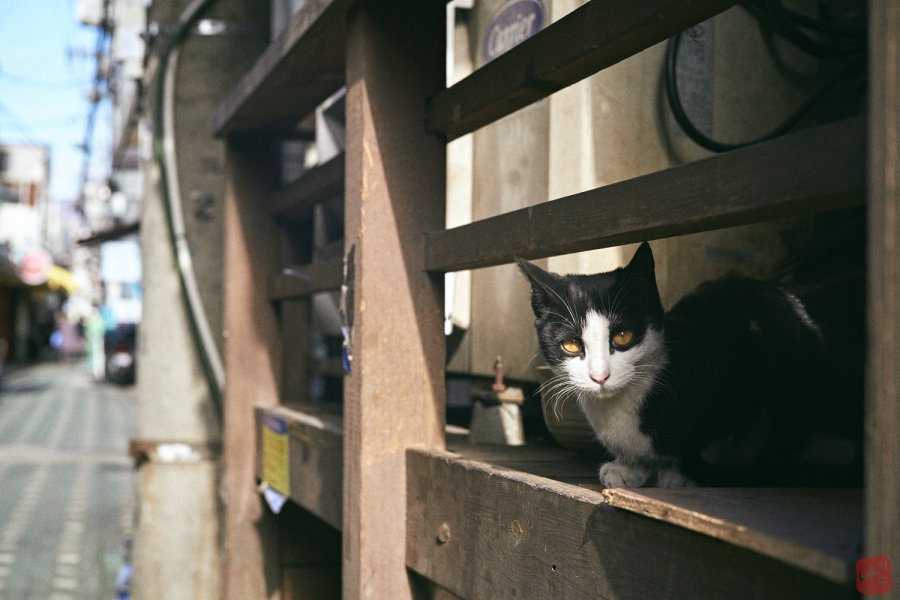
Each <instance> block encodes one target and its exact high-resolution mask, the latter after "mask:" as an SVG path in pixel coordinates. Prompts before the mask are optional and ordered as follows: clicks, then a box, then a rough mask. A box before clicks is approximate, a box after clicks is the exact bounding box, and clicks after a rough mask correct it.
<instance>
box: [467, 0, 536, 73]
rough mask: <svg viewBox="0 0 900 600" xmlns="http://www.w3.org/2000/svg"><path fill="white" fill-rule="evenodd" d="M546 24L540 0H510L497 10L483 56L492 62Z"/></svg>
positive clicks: (491, 23)
mask: <svg viewBox="0 0 900 600" xmlns="http://www.w3.org/2000/svg"><path fill="white" fill-rule="evenodd" d="M543 27H544V4H543V2H541V0H510V2H507V3H506V4H504V5H502V6H501V7H500V8H498V9H497V10H495V11H494V13H493V14H492V15H491V19H490V21H489V22H488V26H487V30H486V31H485V33H484V39H483V40H482V42H481V58H482V60H483V61H484V62H486V63H487V62H490V61H492V60H494V59H495V58H497V57H498V56H500V55H501V54H503V53H504V52H506V51H507V50H509V49H510V48H512V47H514V46H517V45H518V44H520V43H522V42H523V41H525V40H527V39H528V38H530V37H531V36H533V35H534V34H535V33H537V32H538V31H540V30H541V28H543Z"/></svg>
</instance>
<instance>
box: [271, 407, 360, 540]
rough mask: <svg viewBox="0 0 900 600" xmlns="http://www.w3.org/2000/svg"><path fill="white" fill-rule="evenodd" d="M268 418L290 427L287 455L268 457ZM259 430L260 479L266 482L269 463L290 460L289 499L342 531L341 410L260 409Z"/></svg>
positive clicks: (342, 442) (342, 459)
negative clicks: (266, 422)
mask: <svg viewBox="0 0 900 600" xmlns="http://www.w3.org/2000/svg"><path fill="white" fill-rule="evenodd" d="M267 416H268V417H273V418H275V419H279V420H280V421H281V422H283V423H284V424H285V425H286V434H287V444H286V446H287V454H286V455H279V456H266V450H265V449H264V435H263V428H264V427H266V425H265V424H264V419H265V418H266V417H267ZM256 427H257V432H258V433H259V435H258V436H257V444H258V447H257V465H256V467H257V477H258V478H259V479H262V477H263V472H264V462H265V461H266V460H286V461H287V463H288V472H289V484H288V485H289V488H290V491H289V492H288V494H287V496H288V497H289V498H290V499H291V500H293V501H294V502H296V503H297V504H299V505H300V506H302V507H303V508H305V509H306V510H308V511H309V512H311V513H312V514H314V515H316V516H317V517H319V518H320V519H322V520H323V521H325V522H326V523H328V524H329V525H331V526H332V527H334V528H335V529H338V530H340V529H341V526H342V521H343V508H342V506H343V504H342V496H343V491H342V486H343V464H344V426H343V419H342V417H341V415H340V409H339V407H324V406H304V407H302V408H288V407H284V406H278V407H272V408H257V409H256ZM269 451H270V452H271V450H269Z"/></svg>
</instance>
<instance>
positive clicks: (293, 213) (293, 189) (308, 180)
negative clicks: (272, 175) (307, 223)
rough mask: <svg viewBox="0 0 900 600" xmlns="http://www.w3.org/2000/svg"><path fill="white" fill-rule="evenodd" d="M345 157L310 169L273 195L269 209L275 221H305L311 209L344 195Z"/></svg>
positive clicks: (337, 157) (342, 156)
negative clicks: (279, 218) (278, 219)
mask: <svg viewBox="0 0 900 600" xmlns="http://www.w3.org/2000/svg"><path fill="white" fill-rule="evenodd" d="M344 164H345V161H344V155H343V154H339V155H337V156H335V157H334V158H332V159H331V160H329V161H328V162H326V163H324V164H321V165H318V166H316V167H313V168H312V169H310V170H309V171H307V172H306V173H304V174H303V175H301V176H300V177H299V178H298V179H296V180H295V181H292V182H291V183H289V184H287V185H286V186H284V187H283V188H280V189H279V190H278V191H277V192H275V195H274V197H273V198H272V206H271V208H270V210H271V212H272V214H273V215H275V216H276V217H286V218H291V219H308V218H309V217H310V215H311V213H312V209H313V207H314V206H315V205H316V204H318V203H319V202H324V201H326V200H329V199H331V198H333V197H335V196H343V194H344V168H345V167H344Z"/></svg>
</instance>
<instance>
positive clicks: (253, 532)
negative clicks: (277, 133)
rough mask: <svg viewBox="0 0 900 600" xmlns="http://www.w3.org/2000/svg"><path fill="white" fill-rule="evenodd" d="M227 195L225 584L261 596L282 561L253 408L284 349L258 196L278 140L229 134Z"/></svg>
mask: <svg viewBox="0 0 900 600" xmlns="http://www.w3.org/2000/svg"><path fill="white" fill-rule="evenodd" d="M226 160H227V173H228V180H227V182H226V196H225V240H226V242H225V249H224V251H225V275H224V277H223V281H224V303H225V320H224V322H225V356H224V361H225V377H226V381H227V385H226V388H225V402H224V416H225V429H224V437H223V441H224V449H223V460H224V463H225V468H226V470H227V472H228V477H227V479H226V486H227V487H226V489H227V494H226V497H227V498H228V501H227V503H226V506H225V550H226V561H225V571H224V579H223V586H222V587H223V589H224V590H225V597H226V598H234V599H238V598H240V599H244V598H258V597H264V596H263V595H264V594H265V593H266V590H267V589H269V588H271V586H272V585H274V583H273V582H277V580H278V577H279V573H278V565H277V564H272V563H266V562H264V561H263V559H262V557H263V556H265V554H266V552H267V549H270V548H277V545H278V537H277V532H276V531H275V530H274V529H273V524H272V522H271V521H270V520H268V519H267V517H266V514H265V511H264V509H263V506H262V500H261V498H260V496H259V493H258V491H257V489H256V481H255V468H254V467H255V464H254V463H255V454H256V453H255V450H256V428H255V427H253V422H254V408H255V407H256V406H257V405H264V406H265V405H274V404H277V402H278V392H279V390H278V387H279V375H280V369H281V356H280V355H281V352H280V346H279V342H278V322H277V318H276V315H275V310H274V307H273V306H272V304H271V303H270V302H269V301H268V298H267V297H266V293H265V289H266V282H267V280H268V277H269V276H270V274H271V273H272V271H273V270H274V269H275V266H276V265H277V260H278V234H277V230H276V227H275V223H274V221H273V220H272V218H271V217H270V216H269V215H268V214H266V212H265V211H261V210H259V209H258V208H259V206H260V203H261V202H264V201H265V200H264V199H265V198H268V197H269V196H270V195H271V193H272V190H271V188H270V187H269V186H270V185H271V182H273V181H277V175H278V172H277V165H278V164H279V163H278V148H277V144H275V143H272V142H271V141H269V140H265V139H262V138H257V137H235V138H231V139H229V140H228V144H227V151H226Z"/></svg>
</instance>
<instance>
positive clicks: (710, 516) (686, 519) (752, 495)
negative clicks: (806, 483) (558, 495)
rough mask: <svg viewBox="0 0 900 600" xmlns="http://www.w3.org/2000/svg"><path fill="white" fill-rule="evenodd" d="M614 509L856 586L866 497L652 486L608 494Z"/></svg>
mask: <svg viewBox="0 0 900 600" xmlns="http://www.w3.org/2000/svg"><path fill="white" fill-rule="evenodd" d="M602 494H603V497H604V498H605V499H606V501H607V502H608V503H609V505H610V506H615V507H617V508H623V509H625V510H630V511H632V512H635V513H638V514H641V515H644V516H648V517H651V518H653V519H658V520H660V521H665V522H667V523H674V524H676V525H679V526H681V527H684V528H686V529H690V530H692V531H697V532H699V533H702V534H705V535H709V536H711V537H714V538H717V539H720V540H724V541H726V542H729V543H732V544H735V545H738V546H741V547H743V548H747V549H750V550H755V551H757V552H760V553H762V554H768V555H770V556H772V557H774V558H778V559H779V560H781V561H783V562H786V563H789V564H792V565H795V566H797V567H799V568H802V569H805V570H807V571H809V572H810V573H813V574H816V575H819V576H820V577H823V578H825V579H829V580H831V581H834V582H835V583H838V584H841V585H845V586H847V587H852V586H853V582H854V581H855V579H856V574H855V572H854V570H853V568H852V566H853V564H854V562H855V561H856V559H858V558H859V550H860V548H861V546H862V527H863V525H862V519H863V517H862V491H861V490H852V489H846V490H843V489H840V490H833V489H821V490H807V489H750V488H748V489H723V488H680V489H665V488H646V489H634V490H631V489H608V490H603V491H602Z"/></svg>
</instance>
